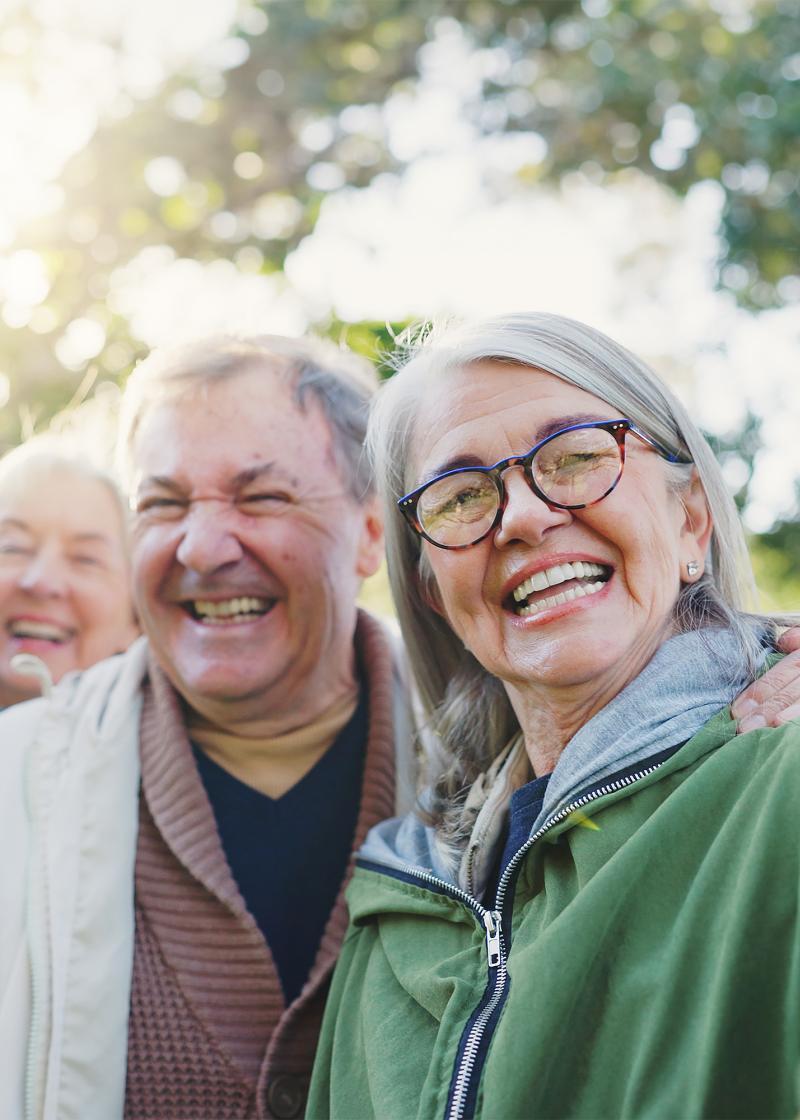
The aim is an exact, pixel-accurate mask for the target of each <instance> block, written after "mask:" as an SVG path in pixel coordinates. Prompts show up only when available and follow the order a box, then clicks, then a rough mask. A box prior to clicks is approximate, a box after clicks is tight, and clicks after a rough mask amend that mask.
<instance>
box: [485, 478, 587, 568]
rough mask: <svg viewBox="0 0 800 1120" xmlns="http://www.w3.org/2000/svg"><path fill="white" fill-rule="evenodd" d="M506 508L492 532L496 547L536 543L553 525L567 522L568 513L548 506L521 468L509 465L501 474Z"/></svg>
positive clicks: (568, 521)
mask: <svg viewBox="0 0 800 1120" xmlns="http://www.w3.org/2000/svg"><path fill="white" fill-rule="evenodd" d="M503 482H504V483H505V488H506V508H505V509H504V510H503V514H502V517H501V519H500V524H499V525H498V527H497V530H496V531H495V535H494V543H495V544H496V545H497V547H498V548H503V547H504V546H505V545H508V544H511V543H512V542H513V541H522V542H524V543H526V544H540V543H541V541H542V539H543V537H544V535H545V533H547V531H548V530H549V529H553V528H555V527H556V526H557V525H568V524H569V523H570V521H571V520H572V512H571V510H568V509H559V508H558V507H556V506H550V505H548V504H547V502H545V501H543V500H542V499H541V498H540V497H539V495H538V494H535V493H534V491H533V489H532V488H531V485H530V483H529V481H528V478H527V475H526V474H525V473H524V472H523V470H522V468H521V467H518V468H517V467H512V468H511V469H509V470H508V471H507V472H506V474H505V475H504V477H503Z"/></svg>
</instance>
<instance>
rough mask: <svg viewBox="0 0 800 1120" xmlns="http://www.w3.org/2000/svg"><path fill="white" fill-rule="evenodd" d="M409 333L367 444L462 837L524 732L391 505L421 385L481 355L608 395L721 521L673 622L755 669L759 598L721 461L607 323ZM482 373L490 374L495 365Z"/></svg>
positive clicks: (406, 468) (514, 324) (532, 317)
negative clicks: (729, 645)
mask: <svg viewBox="0 0 800 1120" xmlns="http://www.w3.org/2000/svg"><path fill="white" fill-rule="evenodd" d="M405 344H406V347H407V349H406V352H405V355H404V360H402V361H401V362H400V363H399V364H400V368H399V371H398V372H397V373H396V374H395V376H394V377H393V378H391V380H390V381H389V383H388V384H387V385H386V387H385V388H384V389H383V390H382V391H381V393H379V394H378V398H377V400H376V402H375V407H374V409H373V414H372V419H371V423H370V430H369V435H368V448H369V451H370V454H371V458H372V461H373V464H374V467H375V474H376V481H377V485H378V489H379V491H380V492H381V494H382V497H383V499H384V504H385V507H386V526H385V530H386V550H387V561H388V569H389V578H390V582H391V586H392V592H393V595H394V600H395V604H396V607H397V613H398V616H399V619H400V624H401V628H402V631H403V636H404V638H405V641H406V645H407V647H408V652H409V657H410V663H411V666H412V668H413V671H414V675H415V678H416V682H417V687H418V689H419V694H420V697H421V701H422V706H423V710H424V714H425V717H426V720H427V722H428V723H429V724H430V727H431V729H432V731H433V732H434V737H433V738H434V739H435V740H438V742H439V743H440V744H441V751H440V752H438V753H437V755H436V757H435V758H433V759H432V760H431V763H430V766H429V770H430V775H429V776H430V778H431V780H432V783H433V786H434V790H435V792H434V796H433V801H432V803H431V805H432V812H431V817H430V819H431V820H432V821H433V823H435V824H437V825H438V826H440V827H442V828H443V833H444V836H445V837H446V836H447V834H448V828H450V840H452V841H453V842H454V843H455V842H456V840H457V838H456V836H455V825H454V822H455V821H456V819H457V817H458V813H457V812H456V813H453V812H451V811H450V810H448V806H452V805H453V804H454V803H455V804H456V806H458V802H459V801H460V800H463V797H464V796H465V791H466V790H467V789H468V788H469V786H470V785H471V784H472V782H473V781H474V780H475V778H476V777H477V776H478V774H480V773H481V772H482V771H484V770H485V769H486V768H487V767H488V766H489V765H490V764H491V762H492V761H493V760H494V759H495V758H496V757H497V755H498V754H499V753H500V751H501V750H502V749H503V748H504V747H505V746H506V745H507V744H508V742H509V741H510V740H511V739H512V738H513V737H514V736H515V735H517V734H518V733H519V724H518V722H517V720H516V717H515V715H514V713H513V711H512V708H511V705H510V702H509V700H508V698H507V696H506V693H505V690H504V688H503V686H502V685H501V683H500V682H499V681H498V680H496V679H495V678H494V677H492V676H491V674H489V673H487V672H486V670H485V669H483V667H482V666H481V665H480V664H479V663H478V661H477V660H476V659H475V657H473V655H472V654H471V653H470V652H469V651H468V650H466V649H465V648H464V646H463V644H462V643H461V642H460V641H459V639H458V638H457V637H456V635H455V634H454V633H453V631H452V630H451V629H450V627H449V626H448V625H447V623H446V622H445V621H444V619H442V618H441V617H440V616H439V615H438V614H436V613H435V612H434V611H433V610H432V609H431V607H430V606H429V603H430V601H431V585H430V580H431V579H432V574H431V572H430V570H429V568H428V565H427V564H426V563H425V557H424V554H423V553H422V550H421V542H420V538H419V537H418V536H417V534H416V533H414V532H413V530H412V529H411V527H410V526H409V525H408V523H407V522H406V520H405V518H404V517H403V516H402V515H401V514H400V511H399V510H398V509H397V506H396V500H397V498H399V497H401V496H402V495H403V494H404V493H406V492H407V491H408V490H410V489H411V488H412V487H413V485H414V484H415V482H416V480H415V479H414V478H412V477H411V474H410V470H411V464H410V451H411V448H412V445H413V438H414V431H415V426H416V422H417V417H418V415H419V412H420V408H421V407H423V406H424V400H425V395H426V389H427V387H428V386H429V385H431V384H432V383H434V382H435V381H436V380H437V378H439V377H441V375H442V374H443V373H444V372H445V371H447V370H450V369H453V368H454V367H463V366H467V365H471V364H473V363H476V362H481V361H486V360H496V361H501V362H508V363H512V364H515V365H519V366H522V367H528V368H535V369H539V370H544V371H546V372H548V373H552V374H554V375H555V376H556V377H560V378H561V379H562V380H564V381H566V382H568V383H570V384H572V385H576V386H578V387H579V388H581V389H584V390H586V391H587V392H589V393H592V394H593V395H594V396H596V397H599V398H600V399H601V400H604V401H606V402H607V403H608V404H610V405H611V406H612V407H614V408H615V409H617V410H618V411H619V414H620V415H621V416H626V417H628V418H629V419H631V420H633V421H634V423H636V424H638V425H639V426H641V427H642V428H643V429H644V430H645V431H646V432H648V433H649V434H650V435H652V436H654V437H655V438H656V439H657V440H659V441H660V442H661V443H662V444H664V445H665V446H666V447H668V448H670V449H671V450H673V451H676V452H682V453H684V454H686V453H688V455H689V456H690V457H691V459H692V461H693V463H694V469H696V471H697V475H698V477H699V479H700V482H701V484H702V486H703V489H704V491H705V494H706V498H707V501H708V505H709V509H710V511H711V516H712V518H713V523H714V529H713V536H712V539H711V544H710V548H709V555H708V557H707V558H706V566H705V571H704V574H703V576H702V578H701V579H700V580H699V581H698V582H697V583H694V584H687V585H684V586H683V587H682V589H681V592H680V595H679V598H678V602H677V604H676V608H675V619H674V621H675V625H676V628H677V629H678V630H699V629H702V628H703V627H706V626H728V627H730V628H731V629H732V630H733V632H734V634H735V635H736V637H737V639H738V641H739V643H740V645H741V647H742V656H743V659H744V660H745V662H746V663H747V664H748V665H749V666H750V667H751V669H752V670H753V671H755V666H756V664H757V663H758V661H759V655H760V653H761V652H762V650H761V647H760V643H759V639H758V635H757V633H754V627H753V624H752V619H748V617H747V616H746V615H745V614H744V613H743V612H744V611H745V609H747V608H748V607H749V606H750V604H751V603H752V602H754V594H755V585H754V582H753V576H752V569H751V567H750V561H749V557H748V553H747V547H746V544H745V538H744V533H743V530H742V526H741V523H740V520H739V516H738V513H737V510H736V507H735V504H734V502H733V500H732V498H731V497H730V495H729V493H728V490H727V488H726V486H725V483H724V480H723V477H722V472H721V470H720V467H719V464H718V463H717V461H716V459H715V457H714V454H713V452H712V450H711V448H710V447H709V445H708V443H707V441H706V439H705V437H704V436H703V435H702V434H701V432H700V431H699V429H698V428H697V426H696V425H695V424H694V422H693V421H692V419H691V417H690V416H689V414H688V412H687V411H686V409H685V408H684V407H683V405H682V404H681V403H680V401H678V400H677V398H676V397H675V396H674V395H673V394H672V393H671V392H670V390H669V389H668V388H667V387H666V386H665V385H664V384H663V383H662V382H661V381H660V379H659V378H658V377H657V376H656V375H655V374H654V373H653V372H652V370H650V369H649V368H648V366H647V365H645V363H644V362H642V361H641V360H640V359H639V358H637V357H636V356H635V355H633V354H632V353H630V352H629V351H628V350H626V349H625V348H624V347H622V346H620V345H619V344H618V343H616V342H614V341H612V339H610V338H608V337H607V336H606V335H604V334H601V333H600V331H597V330H594V329H593V328H591V327H588V326H585V325H584V324H582V323H579V322H576V321H574V320H572V319H567V318H563V317H561V316H558V315H549V314H536V313H531V314H518V315H509V316H505V317H501V318H493V319H489V320H486V321H484V322H477V323H472V324H461V325H456V326H450V327H444V328H441V329H440V328H434V329H433V330H430V331H427V332H425V331H422V332H417V333H416V335H411V336H409V337H408V340H407V341H406V342H405ZM486 376H487V377H491V373H490V372H489V371H488V370H487V373H486ZM664 469H665V470H666V471H667V475H668V479H669V482H670V484H671V485H672V486H673V488H674V489H675V490H676V491H677V492H678V493H680V492H681V490H682V489H683V488H684V487H685V486H686V485H687V483H688V482H689V479H690V478H691V474H692V469H693V468H692V466H691V465H689V466H684V465H679V464H668V463H664ZM765 622H766V620H765Z"/></svg>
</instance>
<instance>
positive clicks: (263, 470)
mask: <svg viewBox="0 0 800 1120" xmlns="http://www.w3.org/2000/svg"><path fill="white" fill-rule="evenodd" d="M269 474H275V475H279V476H281V477H283V478H287V479H288V478H289V477H290V475H288V474H287V472H286V471H285V470H283V469H282V468H281V467H280V466H279V465H278V464H277V463H256V465H255V466H254V467H248V468H247V470H244V471H239V473H238V474H236V475H234V476H233V485H234V488H235V489H236V490H240V489H241V488H242V487H243V486H249V484H250V483H251V482H257V481H258V480H259V479H260V478H262V477H263V476H264V475H269Z"/></svg>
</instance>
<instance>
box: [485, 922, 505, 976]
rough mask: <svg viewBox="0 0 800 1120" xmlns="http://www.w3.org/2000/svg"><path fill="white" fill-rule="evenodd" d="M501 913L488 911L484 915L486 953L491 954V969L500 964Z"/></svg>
mask: <svg viewBox="0 0 800 1120" xmlns="http://www.w3.org/2000/svg"><path fill="white" fill-rule="evenodd" d="M500 920H501V919H500V911H499V910H487V911H486V913H485V914H484V915H483V924H484V925H485V926H486V952H487V953H488V954H489V968H497V967H498V965H499V964H500Z"/></svg>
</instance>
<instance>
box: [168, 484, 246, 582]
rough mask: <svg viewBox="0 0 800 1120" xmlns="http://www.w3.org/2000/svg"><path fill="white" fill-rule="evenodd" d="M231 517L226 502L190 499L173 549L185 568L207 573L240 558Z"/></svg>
mask: <svg viewBox="0 0 800 1120" xmlns="http://www.w3.org/2000/svg"><path fill="white" fill-rule="evenodd" d="M230 518H231V510H230V507H228V506H227V503H225V502H217V501H209V500H201V501H194V502H192V505H191V507H190V509H189V511H188V513H187V514H186V517H185V519H184V522H183V525H182V535H181V541H180V544H179V545H178V548H177V551H176V556H177V559H178V561H179V562H180V563H181V564H182V565H183V567H184V568H188V569H190V570H191V571H193V572H198V573H200V574H202V575H208V574H209V573H210V572H215V571H217V569H219V568H223V567H225V565H226V564H235V563H236V561H237V560H240V559H241V557H242V545H241V542H240V541H239V538H238V537H237V536H236V533H235V532H234V529H233V526H232V525H231V521H230Z"/></svg>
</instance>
